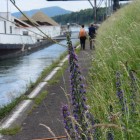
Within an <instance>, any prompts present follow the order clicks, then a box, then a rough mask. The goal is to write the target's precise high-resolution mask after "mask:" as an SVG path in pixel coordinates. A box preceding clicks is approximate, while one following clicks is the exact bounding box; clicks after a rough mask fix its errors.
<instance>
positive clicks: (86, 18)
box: [53, 8, 106, 25]
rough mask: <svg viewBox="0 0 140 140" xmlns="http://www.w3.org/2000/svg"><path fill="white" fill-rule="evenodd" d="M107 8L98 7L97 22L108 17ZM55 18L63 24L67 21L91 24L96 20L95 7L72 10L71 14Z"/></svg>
mask: <svg viewBox="0 0 140 140" xmlns="http://www.w3.org/2000/svg"><path fill="white" fill-rule="evenodd" d="M105 11H106V9H105V8H98V9H97V17H96V21H97V22H102V21H103V20H104V19H105V17H106V12H105ZM53 19H54V20H55V21H56V22H57V23H59V24H61V25H64V24H67V23H77V24H89V23H91V22H94V9H85V10H80V11H79V12H72V13H70V14H65V15H59V16H55V17H53Z"/></svg>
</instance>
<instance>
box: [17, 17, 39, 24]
mask: <svg viewBox="0 0 140 140" xmlns="http://www.w3.org/2000/svg"><path fill="white" fill-rule="evenodd" d="M26 17H27V18H28V19H29V20H30V21H31V22H33V24H36V25H38V23H37V22H36V21H35V20H33V19H32V18H30V17H28V16H27V15H26ZM26 17H25V16H23V15H22V16H21V17H20V18H19V19H20V20H22V21H28V19H27V18H26ZM30 21H29V22H30Z"/></svg>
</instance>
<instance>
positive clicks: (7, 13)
mask: <svg viewBox="0 0 140 140" xmlns="http://www.w3.org/2000/svg"><path fill="white" fill-rule="evenodd" d="M7 19H8V20H9V3H8V0H7Z"/></svg>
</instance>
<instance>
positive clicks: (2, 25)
mask: <svg viewBox="0 0 140 140" xmlns="http://www.w3.org/2000/svg"><path fill="white" fill-rule="evenodd" d="M40 30H41V31H42V32H43V33H42V32H41V31H40ZM44 34H46V35H47V36H49V37H51V38H52V37H56V36H59V35H60V34H61V26H60V25H59V24H57V23H56V22H55V21H54V20H53V19H51V18H49V17H48V16H47V15H45V14H43V13H42V12H38V13H36V14H35V15H33V16H32V17H31V18H29V20H28V19H26V18H25V17H21V18H20V19H18V18H16V17H13V16H12V15H11V13H9V12H0V60H1V59H6V58H11V57H17V56H21V55H24V54H27V53H30V52H33V51H36V50H38V49H40V48H43V47H45V46H46V44H48V43H51V42H52V41H50V40H49V39H47V38H46V36H45V35H44ZM44 39H45V40H44Z"/></svg>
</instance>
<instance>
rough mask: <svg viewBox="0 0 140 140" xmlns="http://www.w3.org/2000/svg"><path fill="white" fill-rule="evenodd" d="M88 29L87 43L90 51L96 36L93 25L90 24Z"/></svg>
mask: <svg viewBox="0 0 140 140" xmlns="http://www.w3.org/2000/svg"><path fill="white" fill-rule="evenodd" d="M88 29H89V32H88V34H89V41H90V49H92V48H93V47H94V46H93V40H94V38H95V35H96V27H95V25H93V24H91V26H90V27H89V28H88Z"/></svg>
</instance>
